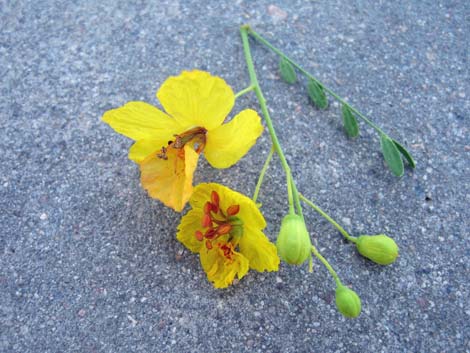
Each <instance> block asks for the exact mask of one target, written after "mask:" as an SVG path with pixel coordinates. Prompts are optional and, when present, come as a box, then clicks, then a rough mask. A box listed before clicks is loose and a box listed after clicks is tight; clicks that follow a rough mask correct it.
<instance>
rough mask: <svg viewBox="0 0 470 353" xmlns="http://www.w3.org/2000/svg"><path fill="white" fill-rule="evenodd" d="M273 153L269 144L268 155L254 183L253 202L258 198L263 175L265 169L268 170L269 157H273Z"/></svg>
mask: <svg viewBox="0 0 470 353" xmlns="http://www.w3.org/2000/svg"><path fill="white" fill-rule="evenodd" d="M273 154H274V146H271V150H270V151H269V154H268V157H267V158H266V161H265V162H264V165H263V168H261V172H260V173H259V178H258V182H257V183H256V188H255V192H254V193H253V202H255V203H256V200H257V199H258V195H259V190H260V189H261V184H263V179H264V175H265V174H266V171H267V170H268V166H269V163H270V162H271V159H272V158H273Z"/></svg>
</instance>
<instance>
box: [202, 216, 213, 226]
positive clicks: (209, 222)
mask: <svg viewBox="0 0 470 353" xmlns="http://www.w3.org/2000/svg"><path fill="white" fill-rule="evenodd" d="M201 225H202V227H203V228H207V227H210V226H211V225H212V220H211V216H209V215H208V214H207V213H206V214H204V216H202V222H201Z"/></svg>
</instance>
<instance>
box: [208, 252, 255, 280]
mask: <svg viewBox="0 0 470 353" xmlns="http://www.w3.org/2000/svg"><path fill="white" fill-rule="evenodd" d="M232 256H233V257H232V261H229V260H227V259H226V258H225V257H224V256H223V254H222V253H221V250H220V249H219V248H218V247H216V246H215V247H214V248H212V249H211V250H208V249H202V250H201V251H200V253H199V257H200V260H201V265H202V268H203V269H204V271H205V272H206V274H207V279H208V280H209V281H211V282H212V283H213V284H214V287H215V288H226V287H228V286H229V285H230V284H232V282H233V280H234V279H235V276H237V277H238V279H242V278H243V277H244V276H245V275H246V273H247V272H248V270H249V263H248V260H247V258H246V257H244V256H243V255H242V254H240V253H238V252H233V255H232Z"/></svg>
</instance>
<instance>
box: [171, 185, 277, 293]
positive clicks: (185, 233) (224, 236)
mask: <svg viewBox="0 0 470 353" xmlns="http://www.w3.org/2000/svg"><path fill="white" fill-rule="evenodd" d="M189 204H190V205H191V208H192V209H191V210H190V211H189V212H188V213H187V214H186V215H185V216H183V218H182V220H181V223H180V225H179V226H178V233H177V235H176V236H177V238H178V240H179V241H180V242H181V243H183V244H184V245H185V246H186V247H187V248H188V249H189V250H191V251H192V252H194V253H198V254H199V258H200V261H201V265H202V267H203V269H204V271H205V272H206V274H207V278H208V280H209V281H211V282H212V283H213V284H214V286H215V287H216V288H225V287H228V286H229V285H230V284H231V283H232V282H233V280H234V279H235V277H237V278H238V279H242V278H243V277H244V276H245V275H246V273H247V272H248V270H249V269H252V270H256V271H259V272H263V271H277V270H278V268H279V257H278V255H277V251H276V247H275V245H274V244H272V243H271V242H270V241H269V239H268V238H267V237H266V235H265V234H264V233H263V231H262V230H263V229H264V228H265V227H266V221H265V220H264V217H263V215H262V214H261V212H260V210H259V209H258V207H257V206H256V204H255V203H254V202H253V201H252V200H251V199H250V198H248V197H247V196H245V195H242V194H240V193H238V192H236V191H233V190H231V189H229V188H228V187H226V186H223V185H220V184H215V183H210V184H199V185H197V186H196V187H195V188H194V192H193V194H192V196H191V198H190V200H189Z"/></svg>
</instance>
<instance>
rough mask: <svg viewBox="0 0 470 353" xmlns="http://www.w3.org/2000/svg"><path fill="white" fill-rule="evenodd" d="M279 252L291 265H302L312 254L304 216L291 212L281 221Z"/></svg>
mask: <svg viewBox="0 0 470 353" xmlns="http://www.w3.org/2000/svg"><path fill="white" fill-rule="evenodd" d="M276 246H277V252H278V253H279V256H280V257H281V259H282V260H283V261H285V262H287V263H288V264H289V265H300V264H302V263H303V262H304V261H305V260H307V259H308V258H309V257H310V256H311V248H312V243H311V242H310V236H309V234H308V231H307V227H306V226H305V222H304V220H303V219H302V217H300V216H298V215H295V214H289V215H287V216H285V217H284V219H283V220H282V223H281V230H280V231H279V235H278V237H277V241H276Z"/></svg>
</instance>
